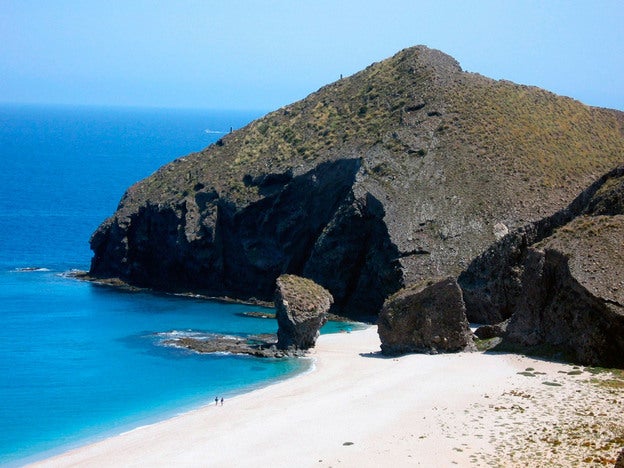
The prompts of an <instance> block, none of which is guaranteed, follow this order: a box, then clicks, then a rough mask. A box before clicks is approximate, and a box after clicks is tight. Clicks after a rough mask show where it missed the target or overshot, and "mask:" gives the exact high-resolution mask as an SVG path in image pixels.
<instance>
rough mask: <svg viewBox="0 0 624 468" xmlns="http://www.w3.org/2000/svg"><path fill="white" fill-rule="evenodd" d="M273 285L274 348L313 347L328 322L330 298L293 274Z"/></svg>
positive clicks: (325, 292)
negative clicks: (275, 324)
mask: <svg viewBox="0 0 624 468" xmlns="http://www.w3.org/2000/svg"><path fill="white" fill-rule="evenodd" d="M276 285H277V287H276V290H275V308H276V317H277V324H278V327H279V328H278V330H277V347H278V348H279V349H285V350H292V349H300V350H305V349H309V348H311V347H313V346H314V344H315V343H316V339H317V338H318V336H319V330H320V328H321V327H322V326H323V325H324V324H325V322H327V311H328V310H329V308H330V307H331V305H332V303H333V300H334V299H333V297H332V295H331V294H330V293H329V291H327V290H326V289H325V288H323V287H322V286H319V285H318V284H316V283H315V282H314V281H312V280H309V279H307V278H301V277H299V276H295V275H281V276H280V277H278V278H277V281H276Z"/></svg>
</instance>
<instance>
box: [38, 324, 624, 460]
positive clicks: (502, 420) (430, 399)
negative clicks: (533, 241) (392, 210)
mask: <svg viewBox="0 0 624 468" xmlns="http://www.w3.org/2000/svg"><path fill="white" fill-rule="evenodd" d="M378 351H379V338H378V336H377V330H376V327H371V328H368V329H366V330H363V331H357V332H352V333H349V334H336V335H323V336H321V337H320V339H319V341H318V344H317V347H316V348H315V349H314V350H313V352H312V353H311V354H312V356H313V357H314V358H315V359H316V368H315V370H314V371H312V372H309V373H307V374H304V375H300V376H297V377H295V378H292V379H289V380H286V381H283V382H280V383H277V384H275V385H271V386H269V387H266V388H263V389H260V390H256V391H254V392H251V393H248V394H245V395H242V396H239V397H236V398H233V399H231V400H226V401H225V404H224V405H223V406H217V407H215V406H214V403H213V404H212V405H208V406H206V407H204V408H201V409H198V410H195V411H192V412H189V413H186V414H183V415H181V416H178V417H175V418H172V419H169V420H166V421H163V422H160V423H157V424H153V425H150V426H146V427H141V428H139V429H136V430H134V431H130V432H127V433H124V434H121V435H119V436H116V437H112V438H110V439H106V440H104V441H101V442H98V443H94V444H92V445H88V446H85V447H82V448H79V449H76V450H73V451H70V452H68V453H65V454H62V455H60V456H57V457H54V458H51V459H48V460H44V461H42V462H40V463H36V464H35V466H41V467H61V466H80V467H85V466H98V467H101V466H216V467H252V466H254V467H255V466H270V467H294V466H297V467H334V468H335V467H381V466H388V467H394V468H396V467H403V466H423V467H447V466H505V467H507V466H511V467H513V466H523V467H527V466H566V467H567V466H577V465H579V464H583V465H584V466H592V465H596V466H601V465H602V462H605V463H607V462H610V461H612V462H614V461H615V459H616V458H617V454H618V453H619V451H620V450H621V448H622V446H624V422H623V421H622V414H624V389H623V387H622V385H620V384H618V382H620V383H622V382H621V381H620V380H617V379H615V380H614V377H613V376H612V375H611V374H610V373H602V374H599V375H594V374H592V373H590V372H589V370H587V369H584V368H576V367H574V366H572V365H566V364H559V363H553V362H547V361H541V360H535V359H531V358H527V357H522V356H515V355H496V354H483V353H460V354H447V355H435V356H430V355H408V356H403V357H399V358H384V357H382V356H381V355H380V354H379V353H378ZM593 379H600V383H596V382H595V381H594V380H593Z"/></svg>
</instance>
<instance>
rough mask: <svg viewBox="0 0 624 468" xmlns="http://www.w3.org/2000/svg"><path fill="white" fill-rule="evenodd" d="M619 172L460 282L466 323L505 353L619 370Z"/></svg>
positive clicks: (516, 235) (623, 187)
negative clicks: (486, 327)
mask: <svg viewBox="0 0 624 468" xmlns="http://www.w3.org/2000/svg"><path fill="white" fill-rule="evenodd" d="M622 272H624V166H620V167H618V168H616V169H614V170H613V171H610V172H609V173H607V174H605V175H604V176H603V177H601V178H600V179H599V180H598V181H597V182H595V183H594V184H592V185H591V186H590V187H589V188H588V189H586V190H585V191H583V192H582V193H581V194H580V195H579V196H578V197H577V198H576V199H575V200H574V202H573V203H572V204H571V205H570V206H568V207H567V208H566V209H564V210H561V211H559V212H557V213H555V214H554V215H552V216H549V217H546V218H544V219H543V220H540V221H538V222H536V223H532V224H530V225H527V226H525V227H523V228H521V229H518V230H517V231H514V232H511V233H509V234H508V235H507V236H505V237H504V238H503V239H501V240H500V241H499V242H497V243H495V244H494V245H492V246H491V247H490V248H489V249H488V250H487V251H486V252H484V253H483V254H482V255H480V256H478V257H477V258H476V259H475V260H474V261H473V262H472V263H471V264H470V266H469V268H468V269H467V270H466V271H464V272H463V273H462V274H461V275H460V277H459V283H460V284H461V286H462V290H463V297H464V300H465V303H466V312H467V315H468V317H469V318H470V319H471V320H472V321H475V322H481V323H496V322H501V321H503V320H507V321H508V323H507V324H505V325H504V326H501V327H499V329H500V330H501V331H502V333H501V335H502V336H503V340H504V341H503V345H509V344H513V345H520V346H521V347H522V348H524V349H535V348H542V349H544V348H545V347H547V348H549V350H550V352H560V353H564V354H565V355H566V356H568V357H569V358H571V359H573V360H576V361H578V362H581V363H583V364H592V365H602V366H615V367H624V276H623V275H622Z"/></svg>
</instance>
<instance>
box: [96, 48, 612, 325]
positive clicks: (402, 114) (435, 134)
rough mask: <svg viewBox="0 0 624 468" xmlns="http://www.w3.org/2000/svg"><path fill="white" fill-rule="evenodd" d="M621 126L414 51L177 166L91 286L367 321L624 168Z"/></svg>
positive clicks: (121, 219)
mask: <svg viewBox="0 0 624 468" xmlns="http://www.w3.org/2000/svg"><path fill="white" fill-rule="evenodd" d="M623 150H624V113H622V112H620V111H616V110H609V109H601V108H594V107H589V106H586V105H584V104H582V103H580V102H578V101H575V100H573V99H570V98H567V97H561V96H557V95H555V94H552V93H550V92H548V91H544V90H542V89H539V88H536V87H530V86H524V85H518V84H514V83H511V82H509V81H495V80H492V79H490V78H486V77H483V76H481V75H478V74H474V73H467V72H464V71H462V69H461V67H460V66H459V64H458V63H457V61H455V60H454V59H453V58H452V57H449V56H448V55H445V54H444V53H442V52H440V51H437V50H432V49H429V48H427V47H424V46H417V47H413V48H409V49H405V50H403V51H401V52H399V53H397V54H396V55H395V56H393V57H391V58H389V59H387V60H384V61H382V62H379V63H374V64H372V65H371V66H369V67H368V68H366V69H365V70H363V71H361V72H359V73H357V74H355V75H353V76H351V77H348V78H344V79H341V80H339V81H337V82H335V83H332V84H329V85H327V86H325V87H323V88H321V89H320V90H318V91H317V92H315V93H312V94H311V95H310V96H308V97H307V98H305V99H303V100H301V101H299V102H296V103H294V104H291V105H289V106H286V107H283V108H281V109H278V110H276V111H274V112H272V113H269V114H268V115H266V116H265V117H263V118H260V119H258V120H256V121H254V122H252V123H250V124H249V125H247V126H246V127H244V128H243V129H240V130H238V131H235V132H232V133H230V134H229V135H227V136H225V137H224V138H222V139H221V140H219V141H218V142H217V143H215V144H213V145H211V146H209V147H208V148H206V149H204V150H203V151H201V152H198V153H194V154H190V155H188V156H185V157H183V158H180V159H177V160H176V161H173V162H172V163H170V164H168V165H166V166H164V167H162V168H161V169H160V170H158V171H157V172H156V173H155V174H153V175H152V176H150V177H148V178H146V179H144V180H142V181H140V182H138V183H137V184H135V185H134V186H132V187H130V188H129V189H128V191H127V192H126V194H125V195H124V196H123V198H122V200H121V202H120V204H119V207H118V209H117V211H116V212H115V213H114V214H113V215H112V216H111V217H110V218H109V219H107V220H106V221H105V222H104V223H103V224H102V225H101V226H100V227H99V228H98V229H97V231H96V232H95V233H94V234H93V236H92V239H91V248H92V250H93V252H94V256H93V259H92V263H91V270H90V275H91V276H92V277H95V278H118V279H120V280H122V281H124V282H127V283H129V284H132V285H136V286H140V287H151V288H155V289H159V290H167V291H194V292H201V293H205V294H208V295H212V296H230V297H234V298H239V299H246V300H249V299H252V298H253V299H258V300H272V297H273V292H274V289H275V280H276V278H277V277H278V276H279V275H281V274H283V273H289V274H296V275H299V276H303V277H307V278H310V279H312V280H314V281H315V282H317V283H318V284H320V285H322V286H323V287H325V288H326V289H328V290H329V291H330V292H331V294H332V296H333V297H334V305H333V308H332V312H336V313H339V314H343V315H347V316H350V317H353V318H360V319H363V318H364V319H366V318H368V319H370V318H372V317H374V316H375V315H376V314H377V312H378V311H379V310H380V308H381V306H382V304H383V302H384V300H385V299H386V297H388V296H389V295H390V294H392V293H394V292H396V291H397V290H399V289H400V288H402V287H404V286H405V285H407V284H412V283H417V282H421V281H426V280H428V279H430V278H433V277H445V276H457V275H458V274H459V273H460V272H462V271H463V270H464V269H466V268H467V267H468V265H469V264H470V262H471V261H472V260H473V258H475V257H476V256H477V255H479V254H480V253H482V252H483V251H485V250H486V248H487V247H488V246H489V245H490V244H492V243H493V242H494V241H496V240H497V239H499V238H500V237H502V236H503V235H504V234H506V233H507V232H509V231H513V230H515V229H517V228H519V227H521V226H524V225H526V224H528V223H532V222H536V221H538V220H541V219H543V218H544V217H546V216H548V215H551V214H552V213H555V212H557V211H560V210H562V209H563V208H565V207H567V206H568V205H569V204H570V203H571V202H572V200H573V199H574V197H575V196H576V195H577V194H578V193H580V192H581V191H582V190H583V189H585V188H586V187H587V186H589V185H590V184H591V183H592V182H594V181H595V180H596V179H597V178H598V177H600V176H601V175H602V174H604V173H606V172H607V171H608V170H610V169H612V168H613V167H615V166H616V165H617V164H618V163H621V161H622V155H623V154H624V151H623Z"/></svg>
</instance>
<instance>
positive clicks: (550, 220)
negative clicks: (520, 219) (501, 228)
mask: <svg viewBox="0 0 624 468" xmlns="http://www.w3.org/2000/svg"><path fill="white" fill-rule="evenodd" d="M622 200H624V166H619V167H617V168H616V169H613V170H611V171H609V172H608V173H607V174H605V175H603V176H602V177H600V178H599V179H598V180H597V181H596V182H594V183H593V184H591V185H590V186H589V187H588V188H587V189H585V190H584V191H583V192H582V193H581V194H580V195H578V196H577V197H576V198H575V199H574V200H573V202H572V203H571V204H570V205H568V206H567V207H566V208H564V209H562V210H560V211H558V212H556V213H555V214H553V215H551V216H548V217H546V218H544V219H541V220H539V221H536V222H534V223H531V224H528V225H525V226H523V227H521V228H519V229H517V230H515V231H513V232H511V233H509V234H507V235H506V236H504V237H503V238H502V239H501V240H499V241H498V242H496V243H494V244H492V245H491V246H490V247H489V248H488V249H487V250H486V251H485V252H483V253H482V254H481V255H479V256H477V257H476V258H475V259H474V260H473V261H472V262H471V263H470V265H469V266H468V268H467V269H466V270H464V271H463V272H462V273H461V274H460V275H459V278H458V282H459V284H460V286H461V288H462V291H463V294H464V301H465V302H466V313H467V315H468V320H469V321H470V322H475V323H482V324H495V323H499V322H502V321H504V320H507V319H508V318H509V317H511V315H512V314H513V313H514V311H515V310H516V308H517V306H518V301H520V300H521V299H523V298H524V297H525V296H526V290H525V288H524V286H523V284H522V283H523V279H522V277H523V275H524V267H523V265H524V262H525V260H526V256H527V252H528V250H529V248H530V247H531V246H532V245H534V244H536V243H538V242H540V241H542V240H543V239H546V238H547V237H549V236H551V235H552V234H553V233H554V232H555V230H556V229H558V228H562V227H563V226H565V225H566V224H568V223H570V222H571V221H573V220H574V219H575V218H577V217H579V216H581V215H586V216H597V215H605V214H616V213H619V214H624V211H622V203H623V202H622ZM618 207H619V208H618ZM579 234H582V233H579ZM607 282H609V281H607Z"/></svg>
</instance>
